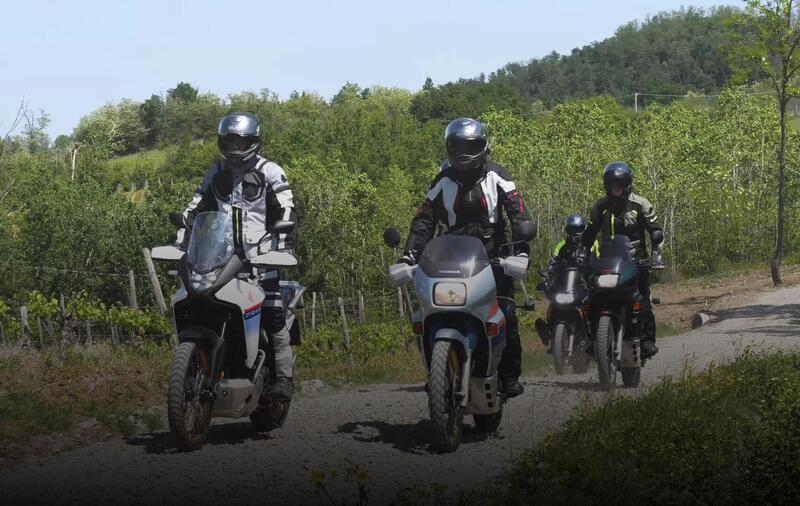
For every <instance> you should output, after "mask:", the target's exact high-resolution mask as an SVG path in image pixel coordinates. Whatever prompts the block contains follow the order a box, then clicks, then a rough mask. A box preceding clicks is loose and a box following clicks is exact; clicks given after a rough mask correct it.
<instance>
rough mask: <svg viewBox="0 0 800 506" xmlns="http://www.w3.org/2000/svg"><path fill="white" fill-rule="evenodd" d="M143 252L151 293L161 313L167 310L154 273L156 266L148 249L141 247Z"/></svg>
mask: <svg viewBox="0 0 800 506" xmlns="http://www.w3.org/2000/svg"><path fill="white" fill-rule="evenodd" d="M142 253H143V254H144V263H145V265H147V274H148V276H150V284H151V285H152V288H153V295H154V296H155V299H156V304H157V305H158V310H159V311H160V312H161V313H162V314H163V313H166V312H167V304H166V303H165V302H164V293H163V292H162V291H161V284H160V283H159V282H158V276H157V275H156V266H155V265H153V259H152V258H151V257H150V250H148V249H147V248H142Z"/></svg>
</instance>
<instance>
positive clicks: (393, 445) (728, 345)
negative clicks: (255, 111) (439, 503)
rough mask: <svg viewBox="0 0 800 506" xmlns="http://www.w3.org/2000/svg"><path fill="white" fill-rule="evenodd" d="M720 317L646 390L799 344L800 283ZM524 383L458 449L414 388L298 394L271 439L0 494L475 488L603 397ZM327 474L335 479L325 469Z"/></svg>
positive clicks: (144, 442)
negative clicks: (489, 423)
mask: <svg viewBox="0 0 800 506" xmlns="http://www.w3.org/2000/svg"><path fill="white" fill-rule="evenodd" d="M656 311H657V312H658V308H657V309H656ZM720 316H721V318H722V321H721V322H719V323H716V324H713V325H709V326H706V327H703V328H700V329H698V330H695V331H692V332H689V333H687V334H683V335H680V336H674V337H670V338H666V339H664V340H661V341H659V347H660V348H661V352H660V353H659V354H658V356H657V357H656V358H655V359H654V360H652V361H651V362H649V363H648V364H647V366H646V368H645V370H644V372H643V375H642V379H643V385H644V387H646V385H650V384H653V383H654V382H656V381H658V379H659V378H660V377H661V376H663V375H665V374H671V375H676V374H681V373H682V372H683V371H684V370H685V368H686V367H687V366H688V367H693V368H695V369H701V368H704V367H706V366H707V365H708V363H709V362H711V361H717V362H718V361H721V360H724V359H726V358H730V357H733V356H734V355H735V354H737V353H739V352H740V351H741V350H742V349H743V348H744V347H746V346H751V345H752V346H755V347H756V348H758V349H765V348H776V349H777V348H795V349H797V348H800V337H799V334H798V330H800V287H793V288H786V289H782V290H777V291H770V292H769V293H765V294H762V295H760V296H758V297H757V298H756V299H753V300H751V301H749V303H748V304H747V305H743V306H742V307H739V308H735V309H728V310H725V311H722V312H721V313H720ZM524 383H525V388H526V393H525V394H524V395H523V396H521V397H519V398H516V399H514V400H512V401H511V402H510V404H509V405H507V410H506V416H505V417H504V421H503V424H502V426H501V430H500V431H499V434H498V435H496V436H494V437H491V438H484V437H483V436H481V435H480V434H478V433H476V432H474V431H472V430H471V428H467V429H465V431H464V440H463V443H462V445H461V447H460V448H459V449H458V451H457V452H456V453H454V454H449V455H436V454H432V453H430V452H429V450H428V448H427V441H428V432H429V426H428V422H427V403H426V396H425V393H424V392H423V391H422V388H421V387H420V386H419V385H379V386H372V387H366V388H361V389H358V390H351V391H344V392H337V393H332V394H328V395H324V396H319V397H306V398H303V399H299V400H297V401H296V402H295V404H294V405H293V407H292V412H291V414H290V419H289V422H288V426H287V427H286V428H283V429H280V430H278V431H275V432H273V433H272V434H270V435H257V434H255V433H253V431H252V430H251V427H250V425H249V422H245V421H233V422H222V423H218V424H217V425H215V426H214V427H213V428H212V430H211V433H210V435H209V440H208V444H207V445H206V446H205V447H204V448H203V449H202V450H201V451H198V452H194V453H189V454H186V453H176V452H175V451H174V450H173V449H172V448H171V445H170V439H169V437H168V435H167V434H166V433H165V432H158V433H153V434H146V435H141V436H138V437H134V438H132V439H128V440H111V441H108V442H105V443H100V444H94V445H91V446H87V447H84V448H81V449H78V450H75V451H71V452H67V453H62V454H59V455H54V456H51V457H45V458H38V459H33V460H29V461H27V462H24V463H21V464H18V465H16V466H14V467H11V468H8V469H5V470H3V472H2V475H0V494H1V495H0V497H2V502H3V503H4V504H25V503H27V504H32V503H34V504H39V503H55V502H57V503H59V504H78V503H80V504H87V503H106V504H108V503H116V504H134V503H168V504H172V503H193V504H228V503H237V504H246V503H252V502H253V501H256V502H258V503H261V502H269V503H270V504H283V503H288V502H291V503H294V504H297V503H300V504H330V502H329V501H328V500H327V499H325V500H322V499H321V498H320V497H319V496H318V495H317V493H316V491H315V487H314V483H313V482H312V480H311V476H312V472H314V471H323V472H326V473H327V474H326V476H325V478H324V479H323V481H322V483H323V484H325V486H326V488H327V490H328V491H329V492H330V494H331V495H332V496H333V498H334V499H335V500H336V502H337V503H340V502H341V501H342V500H343V499H346V498H347V497H350V498H351V499H350V500H351V501H354V500H355V493H356V479H355V478H354V477H352V476H350V477H349V476H347V470H348V469H351V468H354V467H355V466H360V468H362V469H364V470H365V471H366V476H363V475H362V478H365V479H366V481H365V483H366V487H367V492H368V494H369V499H370V504H384V503H388V502H391V501H392V500H393V499H394V497H395V492H396V491H397V490H400V489H403V488H407V487H415V486H427V485H430V484H432V483H439V484H441V485H443V486H446V487H447V489H448V490H454V489H457V488H458V487H459V484H467V485H469V486H474V485H476V484H477V483H479V482H480V481H483V480H487V479H489V478H491V477H492V476H494V475H497V474H499V473H501V472H502V471H503V470H504V469H505V468H506V467H507V465H508V463H509V461H510V460H511V459H513V458H514V457H515V456H518V455H519V454H520V453H521V452H522V451H523V450H524V449H525V448H527V447H529V446H530V445H531V444H533V443H534V442H536V441H538V440H539V439H541V437H542V436H543V434H545V433H546V432H548V431H551V430H553V429H555V428H557V427H558V426H559V425H561V424H562V423H563V422H564V421H565V420H567V419H568V418H569V417H570V416H571V414H572V413H573V412H574V410H575V408H576V407H578V406H580V404H581V403H582V402H584V401H585V400H586V399H587V398H588V399H590V400H593V401H602V399H603V398H604V396H605V395H606V394H605V393H603V392H600V391H599V390H598V389H597V385H596V376H595V374H594V373H591V374H586V375H580V376H577V375H576V376H561V377H545V378H533V377H532V378H526V380H525V382H524ZM618 383H621V380H618ZM623 392H624V391H623ZM467 423H468V424H469V423H471V420H469V421H468V422H467ZM332 470H335V471H336V472H337V474H338V476H337V477H334V478H331V477H330V476H329V473H330V471H332Z"/></svg>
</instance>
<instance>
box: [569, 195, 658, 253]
mask: <svg viewBox="0 0 800 506" xmlns="http://www.w3.org/2000/svg"><path fill="white" fill-rule="evenodd" d="M600 231H602V236H603V237H613V236H614V235H615V234H621V235H626V236H628V239H630V242H631V257H632V258H633V259H634V260H638V261H644V260H647V258H648V252H647V247H646V245H645V235H646V234H647V233H649V234H650V238H651V240H650V243H651V246H653V247H658V246H659V245H660V244H661V243H662V242H663V232H662V229H661V225H659V223H658V217H657V216H656V212H655V209H653V204H651V203H650V201H648V200H647V199H646V198H644V197H642V196H640V195H637V194H635V193H632V192H631V193H630V194H629V195H628V197H627V198H626V199H625V198H623V199H614V198H611V197H604V198H602V199H601V200H600V201H599V202H598V203H597V204H595V206H594V207H593V208H592V211H591V213H590V214H589V225H588V226H587V227H586V231H585V232H584V233H583V238H582V240H581V243H582V245H583V247H584V248H586V249H587V250H588V249H589V247H591V246H592V244H593V243H594V242H595V239H596V238H597V234H598V233H599V232H600ZM656 232H658V233H657V234H656ZM655 237H657V238H658V239H656V240H654V238H655Z"/></svg>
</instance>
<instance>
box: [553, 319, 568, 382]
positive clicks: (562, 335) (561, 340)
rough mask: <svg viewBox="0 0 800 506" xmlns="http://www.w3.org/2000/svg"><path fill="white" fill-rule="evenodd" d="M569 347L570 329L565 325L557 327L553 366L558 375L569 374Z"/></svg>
mask: <svg viewBox="0 0 800 506" xmlns="http://www.w3.org/2000/svg"><path fill="white" fill-rule="evenodd" d="M568 346H569V329H568V328H567V326H566V325H564V324H563V323H559V324H557V325H556V329H555V331H553V366H554V367H555V370H556V374H559V375H560V374H565V373H566V372H567V365H568V358H567V353H568V350H567V347H568Z"/></svg>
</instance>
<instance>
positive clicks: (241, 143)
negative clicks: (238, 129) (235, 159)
mask: <svg viewBox="0 0 800 506" xmlns="http://www.w3.org/2000/svg"><path fill="white" fill-rule="evenodd" d="M255 142H257V139H256V138H253V137H242V136H241V135H235V134H228V135H223V136H222V138H221V139H220V141H219V147H220V150H222V152H223V153H226V154H229V155H243V154H245V153H246V152H247V151H248V150H249V149H250V148H252V147H253V144H254V143H255Z"/></svg>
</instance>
